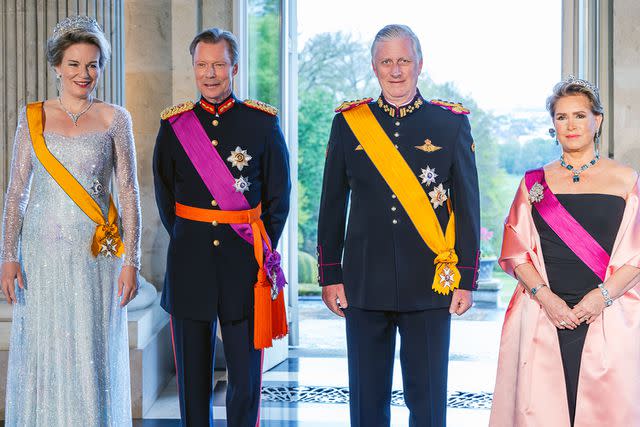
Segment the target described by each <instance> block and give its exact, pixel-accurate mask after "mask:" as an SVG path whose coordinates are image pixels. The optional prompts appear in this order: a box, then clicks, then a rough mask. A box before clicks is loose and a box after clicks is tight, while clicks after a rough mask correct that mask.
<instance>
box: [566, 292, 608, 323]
mask: <svg viewBox="0 0 640 427" xmlns="http://www.w3.org/2000/svg"><path fill="white" fill-rule="evenodd" d="M604 307H605V305H604V298H603V297H602V292H600V289H594V290H592V291H591V292H589V293H588V294H586V295H585V296H584V297H583V298H582V299H581V300H580V302H579V303H578V304H576V306H575V307H573V313H574V314H575V315H576V316H578V319H580V322H581V323H582V322H584V321H586V322H587V324H590V323H592V322H593V321H594V320H596V318H597V317H598V316H599V315H600V313H602V310H604Z"/></svg>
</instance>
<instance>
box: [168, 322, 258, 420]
mask: <svg viewBox="0 0 640 427" xmlns="http://www.w3.org/2000/svg"><path fill="white" fill-rule="evenodd" d="M221 328H222V340H223V342H224V355H225V358H226V361H227V376H228V383H227V384H228V385H227V399H226V407H227V426H229V427H255V426H256V425H258V420H259V411H260V387H261V379H262V352H261V351H258V350H255V349H254V347H253V324H252V321H251V320H249V319H245V320H242V321H234V322H226V323H222V324H221ZM171 334H172V339H173V350H174V355H175V362H176V374H177V378H178V394H179V397H180V416H181V418H182V426H183V427H206V426H213V361H214V356H215V343H216V322H215V321H214V322H202V321H197V320H189V319H177V318H175V317H173V316H171Z"/></svg>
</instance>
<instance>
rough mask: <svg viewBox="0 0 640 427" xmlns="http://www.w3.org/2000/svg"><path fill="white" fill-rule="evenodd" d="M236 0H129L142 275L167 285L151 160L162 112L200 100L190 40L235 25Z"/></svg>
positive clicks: (128, 57) (129, 100)
mask: <svg viewBox="0 0 640 427" xmlns="http://www.w3.org/2000/svg"><path fill="white" fill-rule="evenodd" d="M232 10H233V1H232V0H125V8H124V21H125V28H126V30H125V62H126V70H125V82H126V96H125V106H126V107H127V109H128V110H129V111H130V112H131V115H132V117H133V123H134V134H135V138H136V148H137V152H138V176H139V178H140V190H141V203H142V212H143V218H142V220H143V240H142V265H143V267H142V274H143V275H144V276H145V277H146V278H147V279H148V280H149V281H150V282H151V283H153V284H154V285H155V286H156V287H157V288H158V289H160V288H161V287H162V283H163V277H164V270H165V256H166V249H167V244H168V235H167V233H166V231H165V230H164V228H163V227H162V224H161V222H160V218H159V216H158V210H157V208H156V204H155V199H154V193H153V177H152V171H151V161H152V157H153V147H154V144H155V139H156V135H157V132H158V126H159V124H160V112H161V111H162V110H163V109H164V108H165V107H169V106H171V105H173V104H177V103H180V102H183V101H185V100H189V99H191V100H193V99H196V96H197V91H196V88H195V83H194V80H193V71H192V68H191V56H190V54H189V44H190V43H191V40H192V39H193V37H194V36H195V35H196V34H197V33H198V32H199V31H201V30H202V29H203V28H208V27H212V26H218V27H223V28H226V29H231V27H232V22H233V20H232Z"/></svg>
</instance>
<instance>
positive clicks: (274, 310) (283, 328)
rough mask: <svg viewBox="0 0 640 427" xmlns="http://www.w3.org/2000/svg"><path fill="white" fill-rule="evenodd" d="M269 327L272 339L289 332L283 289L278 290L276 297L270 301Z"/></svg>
mask: <svg viewBox="0 0 640 427" xmlns="http://www.w3.org/2000/svg"><path fill="white" fill-rule="evenodd" d="M271 327H272V328H273V339H279V338H282V337H284V336H286V335H287V333H288V332H289V331H288V326H287V310H286V308H285V306H284V292H283V291H280V292H279V293H278V298H276V300H275V301H272V302H271Z"/></svg>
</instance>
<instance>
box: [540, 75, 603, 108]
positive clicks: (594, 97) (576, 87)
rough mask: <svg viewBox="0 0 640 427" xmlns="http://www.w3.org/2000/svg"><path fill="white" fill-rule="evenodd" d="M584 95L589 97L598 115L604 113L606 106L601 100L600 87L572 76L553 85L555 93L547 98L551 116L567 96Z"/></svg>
mask: <svg viewBox="0 0 640 427" xmlns="http://www.w3.org/2000/svg"><path fill="white" fill-rule="evenodd" d="M574 95H584V96H586V97H587V99H589V104H591V112H592V113H593V114H596V115H603V114H604V107H603V106H602V103H601V102H600V95H599V94H598V89H597V88H596V87H595V86H594V85H593V84H591V83H589V82H587V81H586V80H581V79H575V78H573V77H572V76H570V77H569V78H568V79H567V80H563V81H561V82H560V83H557V84H556V85H555V86H554V87H553V93H552V94H551V95H550V96H549V97H548V98H547V111H549V114H550V115H551V117H553V116H554V115H555V113H556V103H557V102H558V100H559V99H560V98H564V97H565V96H574Z"/></svg>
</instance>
